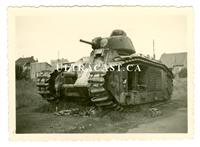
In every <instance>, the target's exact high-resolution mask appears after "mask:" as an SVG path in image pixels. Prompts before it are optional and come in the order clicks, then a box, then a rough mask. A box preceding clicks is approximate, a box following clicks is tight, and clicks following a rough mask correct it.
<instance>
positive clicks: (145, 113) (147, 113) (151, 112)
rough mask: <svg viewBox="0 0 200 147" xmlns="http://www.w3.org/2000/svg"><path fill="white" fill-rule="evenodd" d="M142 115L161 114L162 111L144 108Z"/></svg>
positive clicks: (154, 115) (153, 115) (152, 115)
mask: <svg viewBox="0 0 200 147" xmlns="http://www.w3.org/2000/svg"><path fill="white" fill-rule="evenodd" d="M144 115H146V116H147V115H148V116H150V117H156V116H160V115H162V112H161V111H160V110H158V109H157V108H149V109H145V110H144Z"/></svg>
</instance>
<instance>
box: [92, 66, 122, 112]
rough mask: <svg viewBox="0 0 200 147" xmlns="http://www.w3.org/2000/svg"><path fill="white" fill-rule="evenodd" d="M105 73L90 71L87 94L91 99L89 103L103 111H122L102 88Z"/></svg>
mask: <svg viewBox="0 0 200 147" xmlns="http://www.w3.org/2000/svg"><path fill="white" fill-rule="evenodd" d="M106 73H107V72H105V71H103V68H102V71H101V70H98V72H97V71H92V72H91V73H90V77H89V79H88V82H89V83H90V88H89V94H90V96H91V97H92V98H91V101H92V102H93V103H95V105H96V106H98V107H101V108H103V109H114V110H117V111H123V108H122V107H121V106H120V105H119V104H117V103H116V102H114V101H113V100H114V99H112V98H111V97H110V96H109V94H108V91H106V89H105V88H104V85H105V78H104V76H105V75H106Z"/></svg>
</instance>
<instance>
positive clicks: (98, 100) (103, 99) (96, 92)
mask: <svg viewBox="0 0 200 147" xmlns="http://www.w3.org/2000/svg"><path fill="white" fill-rule="evenodd" d="M117 61H118V62H113V63H112V62H111V63H110V64H109V65H112V66H113V67H115V66H116V63H117V64H121V67H123V65H125V64H133V62H137V61H138V62H143V63H145V64H149V65H151V66H156V67H158V68H163V69H164V70H165V72H166V73H168V75H169V76H170V77H171V81H172V78H173V74H172V73H171V72H170V71H169V70H168V69H167V67H166V66H165V65H162V64H160V63H157V62H154V61H151V60H148V59H144V58H141V57H138V58H137V57H133V56H127V57H124V58H123V57H122V58H121V59H117ZM107 73H108V72H106V71H103V68H102V67H100V69H98V71H92V72H91V73H90V77H89V79H88V82H89V83H90V88H89V93H90V96H91V101H92V102H93V103H95V105H96V106H98V107H102V108H106V109H115V110H120V111H123V108H122V107H121V106H120V105H119V104H118V103H117V102H115V101H114V98H112V96H111V95H110V94H109V92H108V91H107V90H106V88H105V81H106V79H105V76H106V74H107ZM170 98H171V95H170V97H169V99H170ZM152 103H154V102H152ZM140 105H142V104H140Z"/></svg>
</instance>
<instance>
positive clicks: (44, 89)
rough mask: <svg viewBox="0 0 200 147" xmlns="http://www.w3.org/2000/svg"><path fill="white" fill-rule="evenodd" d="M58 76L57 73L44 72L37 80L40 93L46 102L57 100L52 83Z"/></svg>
mask: <svg viewBox="0 0 200 147" xmlns="http://www.w3.org/2000/svg"><path fill="white" fill-rule="evenodd" d="M56 76H57V71H53V72H52V71H43V72H42V73H41V74H40V76H38V78H37V84H36V86H37V87H38V93H39V94H40V95H41V96H42V97H43V99H44V100H47V101H52V100H54V99H55V97H54V92H53V87H51V86H52V83H51V82H53V81H54V80H55V77H56Z"/></svg>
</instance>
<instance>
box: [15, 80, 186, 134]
mask: <svg viewBox="0 0 200 147" xmlns="http://www.w3.org/2000/svg"><path fill="white" fill-rule="evenodd" d="M173 83H174V84H173V85H174V88H173V89H174V91H173V96H172V99H171V101H170V102H168V103H166V104H165V105H161V106H158V107H157V108H158V109H159V110H161V112H162V115H161V116H158V117H149V116H145V115H144V113H143V112H142V111H139V112H135V113H130V112H123V113H120V112H117V111H103V110H98V111H96V113H95V114H94V115H92V116H89V117H84V116H69V115H68V116H63V115H62V116H56V115H54V112H55V111H56V109H55V107H52V106H51V105H50V104H49V103H47V102H46V101H45V100H43V99H42V97H41V96H40V95H39V94H38V93H37V87H36V83H35V82H33V81H24V80H21V81H16V109H17V111H16V132H17V133H126V132H128V130H129V129H132V128H137V129H139V130H137V131H138V132H141V133H142V132H145V131H146V132H147V133H148V132H154V131H155V128H153V127H152V129H151V128H150V127H149V126H150V125H151V124H153V123H154V124H155V123H157V124H156V125H155V126H158V128H156V131H157V132H168V133H173V132H182V133H184V132H187V111H186V110H187V79H186V78H176V79H174V82H173ZM71 108H79V109H80V110H81V111H82V112H87V111H88V109H90V108H91V106H82V105H80V104H77V103H73V102H68V103H66V104H65V105H60V106H59V108H58V109H59V110H66V109H71ZM179 108H184V111H180V112H179ZM180 110H182V109H180ZM168 119H169V120H168ZM173 119H174V126H172V125H170V124H169V123H168V122H169V121H170V122H171V123H173ZM175 119H176V120H175ZM183 119H184V120H183ZM177 121H178V122H177ZM179 121H180V122H179ZM165 122H166V123H165ZM141 124H143V125H145V124H148V126H147V128H148V129H144V128H145V127H144V126H143V127H142V128H140V125H141ZM161 124H163V125H164V124H165V125H170V126H168V127H167V126H164V127H163V126H162V125H161ZM176 124H177V125H178V126H176ZM181 124H182V127H181ZM159 125H161V126H160V127H159ZM149 128H150V130H149ZM137 131H136V132H137ZM130 133H132V132H130Z"/></svg>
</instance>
